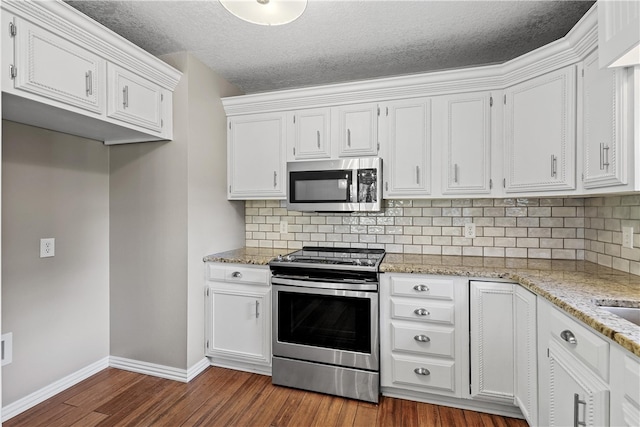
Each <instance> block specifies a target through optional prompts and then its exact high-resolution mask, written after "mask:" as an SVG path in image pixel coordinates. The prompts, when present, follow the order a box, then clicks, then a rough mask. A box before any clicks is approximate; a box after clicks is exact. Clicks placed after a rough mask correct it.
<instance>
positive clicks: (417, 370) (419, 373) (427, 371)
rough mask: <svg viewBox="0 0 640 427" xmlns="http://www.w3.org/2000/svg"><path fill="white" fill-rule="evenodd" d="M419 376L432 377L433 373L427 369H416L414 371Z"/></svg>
mask: <svg viewBox="0 0 640 427" xmlns="http://www.w3.org/2000/svg"><path fill="white" fill-rule="evenodd" d="M413 372H415V373H416V374H418V375H425V376H426V375H431V372H430V371H429V370H428V369H427V368H416V369H414V370H413Z"/></svg>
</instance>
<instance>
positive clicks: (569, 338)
mask: <svg viewBox="0 0 640 427" xmlns="http://www.w3.org/2000/svg"><path fill="white" fill-rule="evenodd" d="M560 338H562V339H563V340H565V341H566V342H568V343H569V344H578V340H577V339H576V336H575V335H573V332H571V331H570V330H568V329H565V330H564V331H562V332H560Z"/></svg>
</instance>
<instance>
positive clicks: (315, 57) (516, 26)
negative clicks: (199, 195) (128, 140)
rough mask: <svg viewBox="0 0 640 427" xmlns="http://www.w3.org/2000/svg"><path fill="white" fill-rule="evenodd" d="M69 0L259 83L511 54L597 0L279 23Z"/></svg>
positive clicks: (135, 38)
mask: <svg viewBox="0 0 640 427" xmlns="http://www.w3.org/2000/svg"><path fill="white" fill-rule="evenodd" d="M67 3H69V4H70V5H71V6H73V7H74V8H76V9H78V10H80V11H81V12H83V13H85V14H86V15H88V16H90V17H91V18H93V19H95V20H96V21H98V22H100V23H101V24H103V25H105V26H106V27H108V28H110V29H111V30H113V31H115V32H116V33H118V34H120V35H122V36H123V37H125V38H126V39H128V40H130V41H132V42H133V43H135V44H137V45H138V46H140V47H142V48H143V49H145V50H147V51H148V52H150V53H152V54H154V55H157V56H159V55H163V54H167V53H174V52H182V51H188V52H191V53H192V54H193V55H194V56H195V57H196V58H198V59H199V60H200V61H202V62H203V63H205V64H206V65H207V66H209V67H210V68H211V69H213V70H215V71H216V72H217V73H218V74H220V75H221V76H223V77H224V78H225V79H227V80H228V81H230V82H231V83H233V84H235V85H236V86H238V87H239V88H240V89H241V90H242V91H243V92H244V93H257V92H265V91H272V90H279V89H288V88H299V87H305V86H314V85H320V84H327V83H340V82H348V81H353V80H363V79H372V78H378V77H387V76H396V75H403V74H413V73H422V72H428V71H435V70H445V69H452V68H461V67H470V66H477V65H487V64H495V63H502V62H505V61H508V60H510V59H513V58H515V57H517V56H519V55H522V54H523V53H526V52H529V51H531V50H534V49H536V48H538V47H540V46H543V45H545V44H547V43H550V42H552V41H554V40H557V39H559V38H561V37H563V36H564V35H566V34H567V32H568V31H569V30H570V29H571V28H572V27H573V26H574V25H575V23H576V22H578V21H579V20H580V18H581V17H582V16H583V15H584V14H585V13H586V12H587V10H589V8H590V7H591V6H592V5H593V3H594V2H593V1H529V0H519V1H430V0H429V1H427V0H414V1H404V0H384V1H382V0H381V1H375V0H360V1H355V0H352V1H349V0H309V3H308V5H307V9H306V10H305V13H304V14H303V15H302V17H300V18H299V19H298V20H296V21H294V22H293V23H291V24H287V25H282V26H274V27H267V26H261V25H254V24H250V23H247V22H244V21H242V20H240V19H238V18H236V17H234V16H232V15H231V14H230V13H229V12H227V10H226V9H224V7H223V6H222V5H221V4H220V3H219V2H218V1H217V0H207V1H150V0H138V1H104V0H98V1H94V0H86V1H67Z"/></svg>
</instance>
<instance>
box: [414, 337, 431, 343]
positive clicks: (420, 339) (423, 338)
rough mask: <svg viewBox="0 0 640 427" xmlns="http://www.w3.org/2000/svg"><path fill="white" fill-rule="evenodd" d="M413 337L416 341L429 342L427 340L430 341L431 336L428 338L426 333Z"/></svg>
mask: <svg viewBox="0 0 640 427" xmlns="http://www.w3.org/2000/svg"><path fill="white" fill-rule="evenodd" d="M413 339H414V340H416V341H418V342H429V341H431V338H429V337H428V336H426V335H416V336H415V337H413Z"/></svg>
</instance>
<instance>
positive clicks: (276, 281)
mask: <svg viewBox="0 0 640 427" xmlns="http://www.w3.org/2000/svg"><path fill="white" fill-rule="evenodd" d="M271 284H272V285H283V286H297V287H300V288H314V289H336V290H345V291H370V292H378V283H366V284H365V283H347V282H345V283H334V282H317V281H307V280H295V279H285V278H282V277H271Z"/></svg>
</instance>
